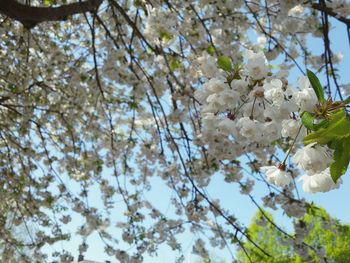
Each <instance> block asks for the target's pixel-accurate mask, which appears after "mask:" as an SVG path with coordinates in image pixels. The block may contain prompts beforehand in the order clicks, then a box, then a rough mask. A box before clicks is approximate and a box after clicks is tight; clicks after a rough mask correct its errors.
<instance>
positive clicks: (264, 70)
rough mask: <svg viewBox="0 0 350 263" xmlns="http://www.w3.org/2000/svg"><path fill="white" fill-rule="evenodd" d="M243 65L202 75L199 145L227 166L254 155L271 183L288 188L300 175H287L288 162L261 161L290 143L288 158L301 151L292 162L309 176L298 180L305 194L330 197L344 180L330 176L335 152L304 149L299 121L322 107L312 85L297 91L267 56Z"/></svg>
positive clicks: (248, 58)
mask: <svg viewBox="0 0 350 263" xmlns="http://www.w3.org/2000/svg"><path fill="white" fill-rule="evenodd" d="M244 59H245V64H244V66H242V65H240V66H236V67H235V68H234V69H233V70H232V72H227V71H225V70H221V71H218V70H217V69H214V70H216V72H215V73H214V72H213V71H211V69H210V68H208V67H203V68H204V70H203V72H202V74H203V75H206V74H207V76H209V77H208V80H207V81H206V82H205V84H204V85H203V88H201V89H198V90H197V91H196V92H195V98H196V99H197V101H198V102H199V103H200V104H201V114H202V122H203V129H202V133H201V134H200V139H201V140H203V141H206V142H208V145H209V147H208V151H209V153H212V156H213V157H214V156H215V158H218V159H224V160H227V159H228V160H230V159H237V158H239V157H240V156H242V155H243V154H248V153H249V154H253V155H255V156H257V159H258V160H259V163H260V166H261V167H260V170H261V171H263V172H264V173H265V174H266V180H267V181H268V182H269V183H272V184H274V185H277V186H280V187H284V186H286V185H289V184H291V182H292V181H293V179H294V178H295V176H293V174H296V172H294V173H293V168H290V169H287V167H286V160H284V161H283V162H280V163H279V164H278V165H275V166H266V163H267V162H266V161H269V160H264V159H263V157H262V158H261V156H264V155H266V153H267V154H269V155H270V156H274V155H278V149H279V147H278V145H281V144H282V143H286V144H287V146H288V147H287V149H289V151H288V153H285V154H286V155H288V154H290V153H292V152H294V149H297V148H300V147H301V148H300V149H298V150H297V152H296V153H295V154H294V156H293V158H292V161H293V163H294V164H296V165H297V166H298V167H299V168H300V169H302V170H303V171H305V172H306V175H303V176H301V177H300V179H299V180H302V181H303V190H304V191H305V192H309V193H315V192H326V191H329V190H331V189H334V188H335V187H337V186H339V184H340V180H339V181H338V183H337V184H335V183H334V182H333V180H332V178H331V175H330V172H329V165H330V163H331V162H332V158H331V157H332V150H330V149H329V148H328V147H327V145H318V144H316V143H312V144H309V145H307V146H304V147H303V146H302V143H301V139H302V138H303V136H304V135H305V132H306V129H305V128H304V127H303V125H302V123H301V120H300V116H301V114H302V113H303V112H304V111H310V112H312V111H314V110H315V108H316V105H317V104H318V99H317V96H316V94H315V91H314V90H313V88H312V87H311V84H310V81H309V79H308V78H307V77H306V76H302V77H300V78H299V80H298V87H297V88H294V87H292V86H291V85H289V84H288V81H287V79H286V74H285V72H284V71H283V70H280V71H279V72H277V73H275V74H274V73H272V72H271V70H270V68H269V65H268V61H267V59H266V57H265V55H264V53H263V52H261V51H258V52H254V51H252V50H246V52H245V56H244ZM202 63H204V62H202ZM211 63H212V62H209V64H211ZM215 138H220V141H218V140H216V139H215ZM225 141H226V142H227V143H226V145H225V146H224V148H223V147H222V146H223V144H225V143H224V142H225ZM294 170H295V169H294Z"/></svg>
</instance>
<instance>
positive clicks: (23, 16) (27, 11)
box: [0, 0, 103, 28]
mask: <svg viewBox="0 0 350 263" xmlns="http://www.w3.org/2000/svg"><path fill="white" fill-rule="evenodd" d="M77 1H79V2H77V3H72V4H67V5H62V6H59V7H33V6H28V5H24V4H21V3H18V2H17V1H16V0H0V13H1V14H3V15H5V16H7V17H9V18H12V19H14V20H17V21H19V22H21V23H22V24H23V25H24V26H25V27H26V28H33V27H35V26H36V25H38V24H40V23H42V22H48V21H63V20H67V18H68V17H69V16H72V15H75V14H80V13H85V12H88V11H91V12H93V11H95V10H96V9H97V8H98V6H99V5H100V4H101V3H102V1H103V0H87V1H84V2H80V0H77Z"/></svg>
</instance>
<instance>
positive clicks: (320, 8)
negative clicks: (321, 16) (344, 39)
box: [311, 3, 350, 26]
mask: <svg viewBox="0 0 350 263" xmlns="http://www.w3.org/2000/svg"><path fill="white" fill-rule="evenodd" d="M311 7H312V8H313V9H316V10H318V11H322V12H325V13H326V14H327V15H329V16H332V17H334V18H335V19H338V20H339V21H341V22H343V23H345V24H346V25H348V26H350V18H346V17H343V16H339V14H337V13H336V12H334V11H333V9H332V8H330V7H326V6H323V5H321V4H317V3H313V4H312V5H311Z"/></svg>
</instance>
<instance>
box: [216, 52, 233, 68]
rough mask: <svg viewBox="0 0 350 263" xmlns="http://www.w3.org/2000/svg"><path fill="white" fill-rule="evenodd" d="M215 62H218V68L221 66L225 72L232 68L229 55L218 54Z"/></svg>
mask: <svg viewBox="0 0 350 263" xmlns="http://www.w3.org/2000/svg"><path fill="white" fill-rule="evenodd" d="M217 63H218V66H219V68H221V69H223V70H225V71H227V72H230V71H232V69H233V68H232V63H231V59H230V58H229V57H226V56H219V57H218V60H217Z"/></svg>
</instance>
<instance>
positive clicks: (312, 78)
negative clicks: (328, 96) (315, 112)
mask: <svg viewBox="0 0 350 263" xmlns="http://www.w3.org/2000/svg"><path fill="white" fill-rule="evenodd" d="M307 77H308V78H309V81H310V83H311V86H312V88H313V89H314V91H315V93H316V96H317V98H318V101H319V102H324V92H323V88H322V86H321V83H320V81H319V80H318V78H317V76H316V75H315V74H314V73H313V72H312V71H310V70H307Z"/></svg>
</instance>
